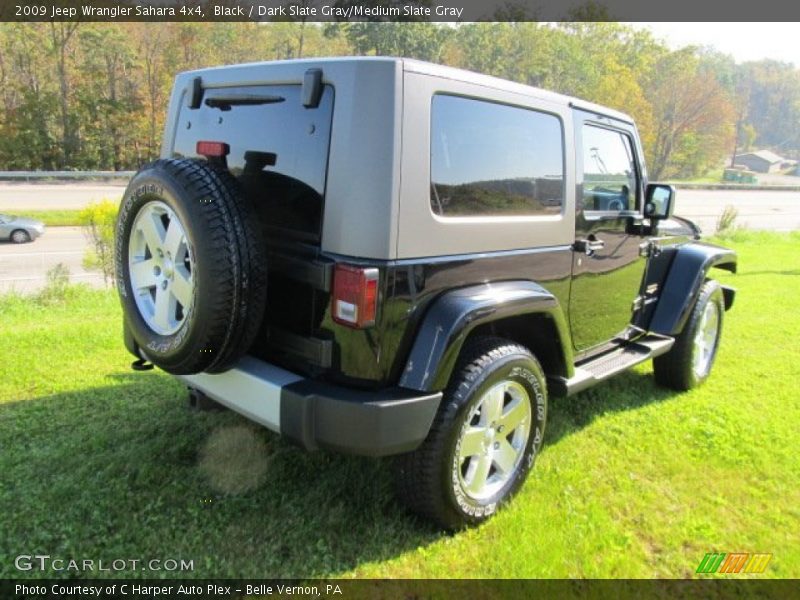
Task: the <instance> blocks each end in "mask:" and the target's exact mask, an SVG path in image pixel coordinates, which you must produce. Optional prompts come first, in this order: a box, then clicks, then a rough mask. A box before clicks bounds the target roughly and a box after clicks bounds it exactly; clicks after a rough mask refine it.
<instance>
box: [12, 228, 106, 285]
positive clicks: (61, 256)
mask: <svg viewBox="0 0 800 600" xmlns="http://www.w3.org/2000/svg"><path fill="white" fill-rule="evenodd" d="M87 246H88V242H87V240H86V236H85V235H84V234H83V231H82V230H81V228H80V227H50V228H48V229H47V230H46V231H45V234H44V235H43V236H42V237H40V238H39V239H37V240H35V241H33V242H31V243H29V244H12V243H11V242H0V293H3V292H7V291H10V290H12V289H13V290H16V291H18V292H24V293H28V292H33V291H36V290H38V289H41V288H42V286H43V285H44V283H45V281H46V279H45V276H46V274H47V271H48V269H50V268H51V267H54V266H55V265H57V264H58V263H63V264H64V265H65V266H66V267H67V268H68V269H69V272H70V281H73V282H85V283H88V284H90V285H92V286H95V287H102V286H103V277H102V276H101V275H100V274H98V273H95V272H89V271H86V270H85V269H84V268H83V265H82V262H83V256H84V252H85V250H86V247H87Z"/></svg>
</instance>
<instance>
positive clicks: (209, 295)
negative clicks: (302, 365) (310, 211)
mask: <svg viewBox="0 0 800 600" xmlns="http://www.w3.org/2000/svg"><path fill="white" fill-rule="evenodd" d="M116 233H117V235H116V244H117V246H116V253H115V260H116V273H117V289H118V291H119V295H120V300H121V302H122V306H123V310H124V313H125V319H126V321H127V323H128V326H129V328H130V331H131V332H132V334H133V338H134V340H135V341H136V343H137V344H138V346H139V347H140V348H141V349H142V351H143V352H144V354H145V355H146V356H147V358H148V360H150V361H151V362H152V363H153V364H155V365H157V366H159V367H161V368H162V369H164V370H165V371H168V372H170V373H174V374H189V373H197V372H200V371H208V372H212V373H213V372H220V371H224V370H225V369H227V368H229V367H230V366H231V365H232V364H233V363H234V362H235V361H236V360H237V359H238V358H240V357H241V356H242V355H243V354H244V353H245V352H246V351H247V350H248V348H249V347H250V345H251V344H252V342H253V339H254V337H255V335H256V333H257V332H258V330H259V326H260V323H261V319H262V317H263V311H264V305H265V302H266V264H265V249H264V243H263V239H262V232H261V227H260V224H259V220H258V215H257V214H256V212H255V209H254V208H253V206H252V204H251V203H250V202H249V201H248V200H247V198H246V197H245V195H244V194H243V193H242V191H241V189H240V188H239V184H238V182H237V181H236V180H235V179H234V178H233V177H232V176H231V175H230V174H229V173H228V172H227V170H225V169H223V168H220V167H217V166H215V165H212V164H209V163H206V162H203V161H197V160H172V159H170V160H158V161H156V162H154V163H152V164H150V165H148V166H146V167H145V168H143V169H142V170H141V171H140V172H139V173H137V174H136V176H135V177H134V178H133V180H132V181H131V183H130V185H129V186H128V189H127V190H126V191H125V195H124V197H123V200H122V205H121V206H120V212H119V217H118V219H117V231H116Z"/></svg>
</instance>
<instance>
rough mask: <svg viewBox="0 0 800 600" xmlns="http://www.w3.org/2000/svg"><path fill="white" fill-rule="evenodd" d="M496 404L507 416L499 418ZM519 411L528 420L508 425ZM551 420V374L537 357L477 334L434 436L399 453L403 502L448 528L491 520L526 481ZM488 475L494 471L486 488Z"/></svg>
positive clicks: (453, 381) (449, 389)
mask: <svg viewBox="0 0 800 600" xmlns="http://www.w3.org/2000/svg"><path fill="white" fill-rule="evenodd" d="M498 394H500V395H499V396H498ZM498 397H499V402H498V401H497V399H498ZM493 399H494V401H493ZM487 403H488V404H487ZM492 406H494V407H496V408H495V410H500V411H502V416H500V417H499V418H497V417H496V416H492V415H491V413H490V412H489V410H491V408H492ZM497 407H499V408H497ZM523 407H524V408H523ZM487 409H488V410H487ZM484 411H486V412H485V413H484ZM519 411H522V412H519ZM497 414H498V413H495V415H497ZM512 416H514V417H515V419H514V420H516V419H519V418H521V420H520V421H519V423H518V424H517V425H511V424H509V421H511V422H512V423H513V422H514V420H512V419H511V417H512ZM546 418H547V388H546V383H545V377H544V373H543V372H542V368H541V366H540V365H539V363H538V361H537V360H536V359H535V358H534V356H533V355H532V354H531V353H530V352H529V351H528V350H527V349H526V348H523V347H522V346H519V345H517V344H514V343H512V342H509V341H508V340H504V339H500V338H491V337H480V338H475V339H474V340H472V341H470V342H468V344H467V345H466V346H465V347H464V349H463V350H462V352H461V358H460V360H459V364H458V365H457V366H456V369H455V370H454V371H453V377H452V379H451V381H450V384H449V385H448V387H447V389H446V390H445V393H444V396H443V398H442V403H441V405H440V407H439V411H438V413H437V415H436V417H435V419H434V422H433V425H432V426H431V431H430V432H429V434H428V437H427V439H426V440H425V441H424V442H423V444H422V446H420V447H419V448H418V449H417V450H415V451H414V452H411V453H409V454H405V455H402V456H399V457H398V458H397V484H398V496H399V498H400V500H401V501H403V502H404V503H405V504H406V505H407V506H408V507H409V508H410V509H411V510H412V511H413V512H415V513H417V514H419V515H422V516H424V517H426V518H428V519H431V520H433V521H435V522H436V523H437V524H439V525H441V526H443V527H445V528H446V529H451V530H454V529H459V528H462V527H464V526H468V525H476V524H478V523H481V522H483V521H485V520H486V519H488V518H489V517H491V516H492V515H493V514H494V513H495V512H496V510H497V508H498V507H499V506H501V505H502V504H504V503H505V502H507V501H508V500H509V499H510V498H511V497H512V496H513V495H514V494H515V493H516V492H517V490H519V488H520V486H521V485H522V484H523V482H524V481H525V479H526V477H527V475H528V472H529V471H530V469H531V467H532V466H533V463H534V460H535V458H536V455H537V453H538V452H539V449H540V448H541V444H542V436H543V435H544V427H545V421H546ZM498 421H499V423H498ZM502 421H506V423H507V424H508V428H507V429H505V432H503V430H502V426H503V423H502ZM492 424H497V425H499V427H492V426H491V425H492ZM487 425H489V426H487ZM511 427H513V429H511ZM481 432H483V433H482V434H481ZM501 434H502V435H501ZM481 435H482V436H483V437H481ZM467 446H471V448H474V449H475V451H476V454H474V455H473V454H470V452H471V449H467V448H466V447H467ZM487 448H488V449H487ZM509 449H510V450H509ZM501 450H509V452H511V451H513V455H512V454H510V453H506V452H502V451H501ZM504 456H505V458H503V457H504ZM512 457H513V459H512ZM501 460H502V461H503V462H505V463H506V464H507V465H508V467H507V471H506V472H503V469H501V462H500V461H501ZM487 462H488V463H489V466H488V467H486V464H487ZM486 469H488V471H486ZM482 473H486V475H487V476H488V477H487V478H486V479H485V482H484V484H483V485H482V486H481V485H480V484H481V476H482Z"/></svg>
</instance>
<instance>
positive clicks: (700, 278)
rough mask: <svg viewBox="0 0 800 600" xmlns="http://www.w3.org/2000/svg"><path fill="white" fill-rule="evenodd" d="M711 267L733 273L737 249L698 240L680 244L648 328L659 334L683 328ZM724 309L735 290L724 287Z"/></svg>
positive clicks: (728, 306)
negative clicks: (735, 250)
mask: <svg viewBox="0 0 800 600" xmlns="http://www.w3.org/2000/svg"><path fill="white" fill-rule="evenodd" d="M712 267H716V268H719V269H725V270H726V271H730V272H731V273H735V272H736V267H737V256H736V252H734V251H733V250H730V249H728V248H722V247H720V246H714V245H712V244H705V243H699V242H692V243H689V244H685V245H683V246H680V247H678V248H677V249H676V251H675V256H674V257H673V259H672V263H671V265H670V268H669V271H668V273H667V276H666V277H665V278H664V281H663V283H662V286H661V292H660V294H659V299H658V304H657V305H656V309H655V312H654V313H653V318H652V319H651V321H650V326H649V330H650V331H652V332H653V333H658V334H661V335H677V334H678V333H680V332H681V330H683V326H684V325H685V324H686V320H687V319H688V318H689V313H690V312H691V310H692V307H693V306H694V303H695V301H696V300H697V296H698V294H699V293H700V288H702V287H703V283H704V282H705V280H706V276H707V275H708V272H709V270H710V269H711V268H712ZM723 291H724V292H725V308H726V310H727V309H728V308H730V307H731V305H732V304H733V296H734V293H735V290H733V288H724V289H723Z"/></svg>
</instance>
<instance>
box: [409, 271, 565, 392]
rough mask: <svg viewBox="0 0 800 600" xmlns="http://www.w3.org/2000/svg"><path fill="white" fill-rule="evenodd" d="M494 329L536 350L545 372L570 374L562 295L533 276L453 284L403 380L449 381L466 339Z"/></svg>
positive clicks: (432, 385) (435, 386) (421, 386)
mask: <svg viewBox="0 0 800 600" xmlns="http://www.w3.org/2000/svg"><path fill="white" fill-rule="evenodd" d="M478 335H494V336H500V337H503V338H506V339H508V340H509V341H512V342H515V343H518V344H521V345H523V346H525V347H527V348H528V349H529V350H530V351H531V352H533V353H534V354H535V355H536V357H537V359H538V360H539V361H540V363H541V364H542V368H543V369H544V371H545V373H546V374H547V375H559V376H564V377H569V376H571V374H572V373H571V371H572V369H573V366H572V365H573V360H572V358H573V357H572V347H571V345H570V338H569V329H568V327H567V323H566V319H565V318H564V314H563V311H562V309H561V306H560V304H559V303H558V300H557V299H556V298H555V296H553V295H552V294H551V293H550V292H548V291H547V290H546V289H545V288H543V287H542V286H541V285H539V284H537V283H535V282H532V281H506V282H501V283H493V284H482V285H475V286H470V287H466V288H462V289H458V290H453V291H451V292H448V293H446V294H443V295H442V296H441V297H439V298H438V299H437V300H436V301H435V302H434V304H433V306H432V307H431V308H430V309H428V311H427V314H426V315H425V317H424V319H423V322H422V325H421V327H420V329H419V331H418V333H417V337H416V339H415V340H414V344H413V346H412V348H411V352H410V353H409V356H408V359H407V360H406V366H405V369H404V370H403V374H402V376H401V378H400V386H402V387H405V388H410V389H415V390H419V391H426V392H430V391H439V390H442V389H444V388H445V387H446V386H447V383H448V381H449V380H450V375H451V374H452V371H453V368H454V367H455V364H456V362H457V360H458V357H459V354H460V352H461V349H462V347H463V346H464V343H465V342H466V341H467V340H468V339H470V338H472V337H474V336H478Z"/></svg>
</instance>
